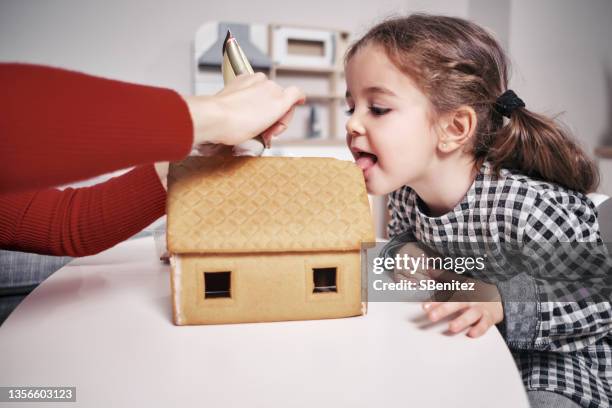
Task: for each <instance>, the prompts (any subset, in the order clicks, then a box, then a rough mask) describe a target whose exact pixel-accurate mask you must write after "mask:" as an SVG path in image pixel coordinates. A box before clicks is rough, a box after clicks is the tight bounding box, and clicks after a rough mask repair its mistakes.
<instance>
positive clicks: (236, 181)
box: [168, 157, 374, 253]
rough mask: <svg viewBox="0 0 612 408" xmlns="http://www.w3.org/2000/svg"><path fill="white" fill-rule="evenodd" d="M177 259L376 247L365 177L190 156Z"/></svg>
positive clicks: (176, 190)
mask: <svg viewBox="0 0 612 408" xmlns="http://www.w3.org/2000/svg"><path fill="white" fill-rule="evenodd" d="M168 183H169V188H168V248H169V250H170V252H172V253H251V252H286V251H291V252H294V251H297V252H304V251H333V250H354V249H359V248H360V244H361V242H372V241H374V232H373V231H374V230H373V223H372V217H371V213H370V207H369V203H368V198H367V193H366V190H365V184H364V180H363V176H362V174H361V171H360V170H359V169H358V168H357V167H356V166H355V165H354V163H350V162H347V161H341V160H335V159H326V158H289V157H256V158H254V157H240V158H236V157H190V158H187V159H186V160H184V161H182V162H180V163H176V164H173V165H171V168H170V174H169V180H168Z"/></svg>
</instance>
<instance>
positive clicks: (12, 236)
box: [0, 165, 166, 256]
mask: <svg viewBox="0 0 612 408" xmlns="http://www.w3.org/2000/svg"><path fill="white" fill-rule="evenodd" d="M165 209H166V191H165V190H164V188H163V187H162V185H161V182H160V181H159V178H158V177H157V173H155V169H154V168H153V166H152V165H147V166H141V167H136V168H135V169H133V170H131V171H130V172H128V173H126V174H123V175H121V176H119V177H115V178H112V179H110V180H108V181H106V182H104V183H101V184H97V185H94V186H92V187H84V188H77V189H72V188H68V189H66V190H63V191H62V190H57V189H47V190H42V191H39V192H20V193H7V194H3V195H0V248H5V249H14V250H19V251H25V252H37V253H43V254H52V255H69V256H85V255H91V254H95V253H98V252H100V251H103V250H105V249H107V248H110V247H112V246H113V245H115V244H117V243H119V242H121V241H123V240H125V239H127V238H129V237H130V236H132V235H134V234H136V233H137V232H139V231H141V230H142V229H143V228H144V227H146V226H147V225H149V224H151V223H152V222H153V221H155V220H156V219H157V218H159V217H160V216H162V215H163V214H164V213H165Z"/></svg>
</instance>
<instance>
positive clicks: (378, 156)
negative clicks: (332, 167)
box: [346, 45, 437, 195]
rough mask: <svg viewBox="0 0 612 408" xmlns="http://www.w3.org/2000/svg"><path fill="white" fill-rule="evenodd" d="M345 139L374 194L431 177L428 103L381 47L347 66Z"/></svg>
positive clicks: (364, 51) (434, 139) (433, 149)
mask: <svg viewBox="0 0 612 408" xmlns="http://www.w3.org/2000/svg"><path fill="white" fill-rule="evenodd" d="M346 85H347V96H346V101H347V104H348V108H349V110H348V114H349V115H350V118H349V119H348V121H347V123H346V131H347V135H346V139H347V144H348V147H349V148H350V150H351V152H352V154H353V157H354V158H355V162H356V163H357V165H358V166H359V167H360V168H361V170H362V171H363V175H364V178H365V181H366V187H367V189H368V192H369V193H370V194H376V195H379V194H387V193H390V192H391V191H394V190H397V189H398V188H400V187H402V186H404V185H413V184H414V183H415V182H418V181H419V180H420V179H422V178H425V177H426V176H427V174H428V173H429V167H430V164H431V163H433V160H432V159H433V158H434V155H435V152H436V146H437V137H436V136H435V132H434V131H433V128H432V124H431V121H430V119H429V115H428V112H429V111H430V110H429V109H430V108H429V101H428V99H427V97H426V96H425V95H424V94H423V93H422V92H421V91H420V90H419V88H418V87H417V86H416V84H415V83H414V82H413V81H412V79H410V77H408V76H407V75H406V74H404V73H402V72H401V71H400V70H399V69H398V68H396V67H395V65H394V64H393V63H392V62H391V61H390V60H389V58H388V57H387V55H386V54H385V52H384V50H383V49H382V48H381V47H380V46H377V45H366V46H365V47H363V48H362V49H360V50H359V51H358V52H357V54H355V55H354V56H353V58H351V60H350V61H349V62H348V64H347V66H346Z"/></svg>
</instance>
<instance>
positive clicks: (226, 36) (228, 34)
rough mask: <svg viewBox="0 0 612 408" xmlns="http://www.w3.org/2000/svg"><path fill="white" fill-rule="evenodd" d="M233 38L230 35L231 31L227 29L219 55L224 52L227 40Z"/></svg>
mask: <svg viewBox="0 0 612 408" xmlns="http://www.w3.org/2000/svg"><path fill="white" fill-rule="evenodd" d="M233 39H234V36H233V35H232V32H231V31H230V30H229V29H228V30H227V34H226V35H225V40H223V48H222V49H221V55H223V54H225V46H226V45H227V42H228V41H230V40H233Z"/></svg>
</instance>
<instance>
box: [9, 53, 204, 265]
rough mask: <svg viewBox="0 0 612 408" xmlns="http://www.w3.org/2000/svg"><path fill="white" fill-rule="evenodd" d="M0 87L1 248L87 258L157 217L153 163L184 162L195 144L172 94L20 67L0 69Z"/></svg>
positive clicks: (161, 194)
mask: <svg viewBox="0 0 612 408" xmlns="http://www.w3.org/2000/svg"><path fill="white" fill-rule="evenodd" d="M0 88H1V89H2V96H1V97H0V248H3V249H15V250H19V251H27V252H37V253H45V254H54V255H70V256H84V255H90V254H94V253H97V252H100V251H102V250H104V249H107V248H110V247H112V246H113V245H115V244H117V243H119V242H121V241H123V240H125V239H126V238H128V237H130V236H132V235H134V234H135V233H137V232H138V231H140V230H142V229H143V228H144V227H146V226H147V225H149V224H150V223H152V222H153V221H155V220H156V219H157V218H159V217H160V216H162V215H163V214H164V213H165V209H166V191H165V190H164V188H163V187H162V185H161V183H160V181H159V178H158V177H157V174H156V173H155V170H154V168H153V165H152V163H154V162H157V161H176V160H180V159H181V158H183V157H185V156H186V155H187V154H188V153H189V150H190V148H191V144H192V138H193V127H192V123H191V117H190V115H189V111H188V109H187V106H186V104H185V102H184V101H183V99H182V98H181V97H180V96H179V95H178V94H177V93H176V92H174V91H171V90H168V89H162V88H155V87H150V86H142V85H134V84H129V83H125V82H119V81H113V80H109V79H103V78H98V77H93V76H89V75H85V74H81V73H76V72H71V71H66V70H62V69H55V68H49V67H42V66H34V65H25V64H0ZM131 166H136V167H135V168H134V169H133V170H131V171H130V172H128V173H126V174H124V175H122V176H120V177H115V178H113V179H111V180H108V181H107V182H105V183H101V184H98V185H95V186H92V187H86V188H77V189H73V188H69V189H65V190H63V191H62V190H58V189H54V188H50V187H53V186H59V185H62V184H66V183H70V182H74V181H77V180H83V179H87V178H91V177H94V176H97V175H100V174H102V173H107V172H111V171H115V170H119V169H123V168H128V167H131Z"/></svg>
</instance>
